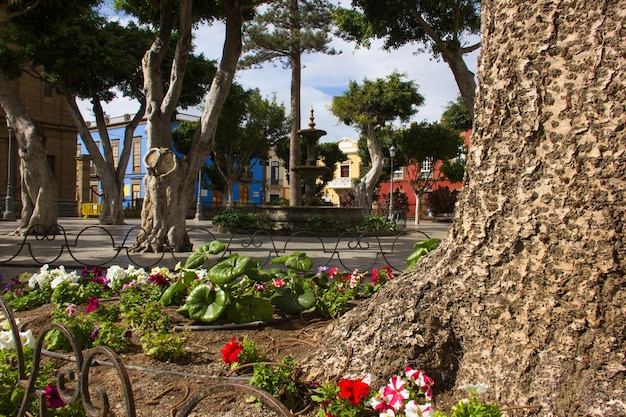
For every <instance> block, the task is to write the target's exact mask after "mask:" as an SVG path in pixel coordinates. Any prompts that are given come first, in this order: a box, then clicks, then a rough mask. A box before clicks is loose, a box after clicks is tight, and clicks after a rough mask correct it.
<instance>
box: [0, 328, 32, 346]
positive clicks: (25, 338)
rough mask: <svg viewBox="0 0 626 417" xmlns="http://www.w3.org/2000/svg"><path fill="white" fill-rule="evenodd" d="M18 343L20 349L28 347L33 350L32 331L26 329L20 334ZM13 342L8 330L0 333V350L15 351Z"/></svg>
mask: <svg viewBox="0 0 626 417" xmlns="http://www.w3.org/2000/svg"><path fill="white" fill-rule="evenodd" d="M20 341H21V342H22V347H24V346H28V347H30V348H31V349H35V343H36V340H35V336H33V331H32V330H30V329H28V330H26V331H25V332H20ZM15 347H16V346H15V340H14V339H13V333H12V332H11V331H10V330H3V331H1V332H0V349H9V350H15Z"/></svg>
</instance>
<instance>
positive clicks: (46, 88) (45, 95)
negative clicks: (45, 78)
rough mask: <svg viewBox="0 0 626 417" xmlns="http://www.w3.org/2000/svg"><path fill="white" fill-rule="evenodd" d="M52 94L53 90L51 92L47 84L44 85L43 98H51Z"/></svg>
mask: <svg viewBox="0 0 626 417" xmlns="http://www.w3.org/2000/svg"><path fill="white" fill-rule="evenodd" d="M53 92H54V90H53V89H52V87H51V86H49V85H48V84H45V85H44V86H43V96H44V97H48V98H50V97H52V93H53Z"/></svg>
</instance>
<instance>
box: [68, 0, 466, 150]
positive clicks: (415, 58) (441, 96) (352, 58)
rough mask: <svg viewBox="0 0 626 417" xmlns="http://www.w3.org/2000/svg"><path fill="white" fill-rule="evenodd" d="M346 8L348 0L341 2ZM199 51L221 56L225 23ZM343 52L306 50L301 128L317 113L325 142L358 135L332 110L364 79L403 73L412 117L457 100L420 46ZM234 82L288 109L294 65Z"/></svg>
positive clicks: (438, 65) (128, 109)
mask: <svg viewBox="0 0 626 417" xmlns="http://www.w3.org/2000/svg"><path fill="white" fill-rule="evenodd" d="M343 3H347V2H345V1H344V2H343ZM343 5H344V7H347V4H343ZM194 36H195V40H194V44H195V52H196V53H200V52H202V53H203V54H204V56H205V57H207V58H209V59H215V60H219V58H220V56H221V50H222V45H223V42H224V26H223V25H222V24H216V25H214V26H202V27H200V28H198V29H197V30H196V31H195V33H194ZM330 46H332V47H333V48H334V49H335V50H338V51H341V54H339V55H325V54H321V53H316V54H306V55H303V57H302V62H303V68H302V88H301V115H302V120H301V126H302V128H307V125H308V123H309V116H310V110H311V108H313V109H314V112H315V127H316V128H317V129H322V130H325V131H326V132H327V135H326V136H324V137H322V138H321V141H322V142H336V141H338V140H339V139H341V138H343V137H348V138H351V139H354V140H357V139H358V138H359V132H358V130H356V129H354V128H353V127H350V126H346V125H345V124H343V123H342V122H340V121H339V120H338V119H337V118H336V117H335V116H334V115H333V114H332V112H331V111H330V105H331V103H332V98H333V96H338V95H341V94H342V93H343V92H344V91H346V90H347V89H348V84H349V82H350V81H356V82H357V83H362V82H363V80H364V79H366V78H367V79H369V80H375V79H377V78H384V77H386V76H387V75H389V74H391V73H392V72H394V71H398V72H399V73H401V74H404V75H405V79H406V80H412V81H414V82H415V84H416V85H417V86H418V91H419V93H420V94H421V95H422V96H424V99H425V100H424V105H423V106H421V107H419V110H418V112H417V114H416V115H415V116H414V117H413V119H412V120H413V121H418V122H419V121H424V120H425V121H429V122H435V121H439V120H440V119H441V114H442V113H443V111H444V108H445V107H446V105H447V104H448V103H449V102H452V101H455V100H456V97H457V96H458V94H459V90H458V87H457V85H456V82H455V81H454V77H453V76H452V72H451V71H450V69H449V67H448V65H447V64H446V63H445V62H443V60H439V61H437V60H435V59H434V58H433V57H432V56H431V55H430V54H427V53H422V54H419V55H417V54H415V51H416V50H417V49H418V46H419V45H409V46H405V47H403V48H400V49H398V50H393V51H389V52H387V51H384V50H382V48H381V46H382V41H373V42H372V45H371V47H370V48H369V49H366V48H355V44H354V43H348V42H345V41H344V40H342V39H339V38H335V39H334V40H333V41H332V43H331V45H330ZM477 56H478V52H474V53H473V54H471V55H468V56H466V59H465V61H466V63H467V65H468V67H469V69H470V71H472V72H474V73H475V72H476V62H477ZM235 81H236V82H238V83H240V84H241V85H242V86H243V87H244V88H258V89H259V90H260V91H261V94H262V95H263V96H264V97H266V98H271V97H272V96H273V95H276V98H277V101H278V102H279V103H282V104H283V105H284V106H285V109H286V111H287V113H289V102H290V97H289V91H290V82H291V69H290V68H283V66H282V64H281V63H280V62H276V63H266V64H264V67H263V68H260V69H248V70H242V71H238V72H237V74H236V76H235ZM138 107H139V106H138V104H137V103H136V102H132V101H128V100H127V99H124V98H121V97H120V98H118V99H115V100H113V101H112V102H110V103H104V110H105V112H106V113H107V114H108V115H109V116H110V117H116V116H121V115H124V114H126V113H134V112H135V111H136V110H137V109H138ZM80 108H81V111H82V113H83V115H84V116H85V119H86V120H94V116H93V114H92V112H91V109H90V104H89V103H87V102H81V103H80ZM182 112H183V113H188V114H196V115H199V114H200V113H201V110H200V109H191V108H190V109H187V110H184V111H182Z"/></svg>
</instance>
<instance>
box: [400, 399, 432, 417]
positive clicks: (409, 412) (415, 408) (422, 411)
mask: <svg viewBox="0 0 626 417" xmlns="http://www.w3.org/2000/svg"><path fill="white" fill-rule="evenodd" d="M404 414H405V415H406V417H432V416H434V415H435V410H434V409H433V407H432V406H431V405H430V403H426V404H418V403H417V402H415V400H411V401H409V402H407V403H406V404H405V405H404Z"/></svg>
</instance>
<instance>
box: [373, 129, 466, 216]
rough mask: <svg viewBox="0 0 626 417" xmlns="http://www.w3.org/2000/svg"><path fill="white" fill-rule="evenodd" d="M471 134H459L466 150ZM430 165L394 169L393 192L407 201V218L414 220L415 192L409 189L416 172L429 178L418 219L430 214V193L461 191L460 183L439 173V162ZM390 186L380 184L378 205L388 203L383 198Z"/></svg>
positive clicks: (426, 162) (424, 162)
mask: <svg viewBox="0 0 626 417" xmlns="http://www.w3.org/2000/svg"><path fill="white" fill-rule="evenodd" d="M471 133H472V131H471V130H467V131H464V132H461V136H462V137H463V141H464V142H465V146H466V148H467V149H469V145H470V135H471ZM431 164H432V162H431V161H423V162H422V163H421V164H419V165H411V166H405V167H400V168H398V169H394V173H393V188H394V190H399V191H400V192H403V193H405V194H406V196H407V199H408V201H409V212H408V213H407V218H415V206H416V204H415V192H414V191H413V188H412V187H411V179H413V178H417V172H416V171H417V170H419V171H420V173H419V174H420V175H421V178H426V177H427V178H429V179H428V180H427V181H426V183H425V185H426V192H425V193H424V194H423V195H422V198H421V200H420V212H421V217H420V218H422V219H424V218H428V217H429V214H431V212H430V210H429V207H428V204H429V203H428V195H429V194H430V193H431V192H433V191H434V190H436V189H438V188H443V187H448V188H449V189H450V190H451V191H458V190H460V189H461V186H462V183H461V182H454V183H453V182H450V181H449V180H448V179H447V178H445V177H444V176H443V175H442V174H441V172H440V171H439V169H440V167H441V164H442V162H441V161H435V166H434V167H433V169H432V170H431ZM390 185H391V182H390V181H385V182H381V183H380V188H379V190H378V201H379V204H384V202H385V201H387V202H388V201H389V200H385V196H387V197H388V196H389V191H390V188H389V186H390Z"/></svg>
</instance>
